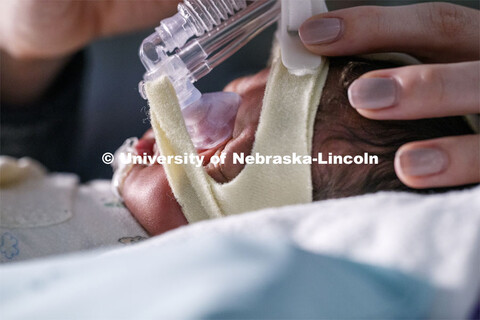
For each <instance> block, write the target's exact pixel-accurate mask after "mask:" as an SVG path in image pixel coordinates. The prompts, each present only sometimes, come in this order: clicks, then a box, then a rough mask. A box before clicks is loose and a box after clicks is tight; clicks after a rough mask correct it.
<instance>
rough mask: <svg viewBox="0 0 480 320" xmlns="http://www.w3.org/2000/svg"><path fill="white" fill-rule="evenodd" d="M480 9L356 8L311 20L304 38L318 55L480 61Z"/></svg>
mask: <svg viewBox="0 0 480 320" xmlns="http://www.w3.org/2000/svg"><path fill="white" fill-rule="evenodd" d="M478 18H479V11H478V10H475V9H469V8H466V7H462V6H458V5H453V4H448V3H424V4H416V5H409V6H401V7H374V6H366V7H354V8H349V9H343V10H338V11H332V12H328V13H325V14H321V15H318V16H314V17H312V18H310V19H309V20H307V21H306V22H305V23H304V24H303V25H302V26H301V28H300V30H299V32H300V37H301V39H302V41H303V43H304V44H305V45H306V47H307V48H308V49H309V50H311V51H313V52H314V53H317V54H320V55H326V56H346V55H356V54H365V53H372V52H391V51H398V52H405V53H409V54H411V55H414V56H416V57H418V58H420V59H421V60H423V61H427V62H428V61H430V62H458V61H469V60H478V58H479V54H480V46H479V41H480V40H479V39H480V26H479V21H480V19H478Z"/></svg>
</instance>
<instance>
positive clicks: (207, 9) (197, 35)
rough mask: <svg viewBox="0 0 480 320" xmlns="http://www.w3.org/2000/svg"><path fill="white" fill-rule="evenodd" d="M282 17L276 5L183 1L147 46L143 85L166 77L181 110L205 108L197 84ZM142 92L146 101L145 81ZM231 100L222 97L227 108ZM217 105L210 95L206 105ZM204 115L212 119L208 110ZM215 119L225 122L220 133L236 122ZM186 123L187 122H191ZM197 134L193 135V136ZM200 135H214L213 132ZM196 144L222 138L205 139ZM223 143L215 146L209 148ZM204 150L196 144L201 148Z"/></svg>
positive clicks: (263, 0) (251, 0) (267, 0)
mask: <svg viewBox="0 0 480 320" xmlns="http://www.w3.org/2000/svg"><path fill="white" fill-rule="evenodd" d="M279 16H280V4H279V1H277V0H184V2H183V3H181V4H179V5H178V13H177V14H176V15H174V16H172V17H170V18H167V19H164V20H163V21H162V22H161V24H160V26H159V27H157V28H156V29H155V31H156V32H155V33H153V34H151V35H150V36H149V37H147V38H146V39H145V40H144V41H143V43H142V45H141V47H140V59H141V60H142V63H143V65H144V66H145V69H146V73H145V75H144V80H146V81H149V80H154V79H157V78H159V77H160V76H162V75H167V76H168V77H169V78H170V80H171V82H172V84H173V86H174V88H175V91H176V93H177V97H178V100H179V103H180V106H181V108H182V111H183V110H185V108H187V107H188V106H191V105H192V104H195V105H196V106H197V108H201V107H202V104H201V102H202V100H201V97H202V95H201V93H200V92H199V91H198V90H197V89H196V88H195V86H194V85H193V83H194V82H196V81H197V80H199V79H201V78H202V77H203V76H205V75H206V74H208V73H209V72H210V71H211V70H212V69H213V68H215V67H216V66H218V65H219V64H221V63H222V62H223V61H225V59H227V58H228V57H230V56H231V55H233V54H234V53H235V52H237V51H238V50H239V49H240V48H241V47H243V46H244V45H245V44H246V43H248V42H249V41H250V40H251V39H252V38H254V37H255V36H256V35H257V34H259V33H260V32H262V31H263V30H264V29H266V28H267V27H268V26H270V25H271V24H273V23H274V22H275V21H277V19H278V18H279ZM139 90H140V93H141V94H142V96H143V97H144V98H145V92H144V88H143V81H142V82H141V83H140V85H139ZM226 98H227V97H226V96H225V95H222V97H220V99H218V100H219V101H221V103H222V104H223V105H228V101H227V99H226ZM230 98H231V100H232V101H231V103H234V102H235V103H239V100H238V98H234V97H233V96H231V97H230ZM214 100H215V99H214V96H209V97H208V103H206V105H210V106H212V105H213V104H212V102H213V101H214ZM191 108H192V107H190V109H191ZM237 108H238V106H237ZM215 109H217V110H218V108H215ZM202 112H203V113H205V114H211V113H209V112H206V111H205V110H203V111H202ZM224 114H225V115H227V114H228V115H229V114H231V112H225V113H224ZM184 117H185V112H184ZM216 119H217V121H220V122H222V120H223V122H224V123H218V124H217V125H218V127H219V128H220V127H222V128H224V124H225V123H230V122H231V119H226V118H225V119H221V118H219V117H216ZM187 120H188V119H186V123H187V122H189V123H191V122H190V121H187ZM209 123H212V121H209ZM211 125H212V126H215V124H211ZM189 129H190V128H189ZM193 131H195V130H189V132H190V134H191V135H192V132H193ZM201 131H202V132H214V131H215V130H214V128H213V129H212V128H210V129H209V130H201ZM197 132H198V130H197ZM192 138H193V136H192ZM197 140H198V141H207V140H217V139H210V138H209V137H200V138H199V139H197ZM221 142H222V141H217V142H212V143H210V144H209V145H208V146H210V147H211V146H212V145H214V144H215V143H217V144H218V143H221ZM205 146H206V145H200V144H197V145H196V147H197V148H204V147H205Z"/></svg>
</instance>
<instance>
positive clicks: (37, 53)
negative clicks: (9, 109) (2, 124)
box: [0, 0, 178, 103]
mask: <svg viewBox="0 0 480 320" xmlns="http://www.w3.org/2000/svg"><path fill="white" fill-rule="evenodd" d="M177 3H178V0H154V1H152V0H149V1H143V0H139V1H123V0H112V1H89V0H63V1H58V0H21V1H18V0H2V1H0V49H1V50H2V100H4V99H5V100H6V101H8V102H10V103H28V102H30V101H31V100H35V99H36V98H38V96H39V95H40V94H41V93H42V92H43V91H44V90H45V89H46V87H47V86H48V84H49V83H50V82H51V81H52V80H53V78H54V77H55V75H56V74H57V73H58V71H59V70H60V69H61V68H62V67H63V65H64V64H65V63H66V62H67V61H68V58H69V56H70V55H71V54H73V53H74V52H76V51H77V50H79V49H81V48H82V47H84V46H86V45H87V44H89V43H90V42H91V41H93V40H95V39H96V38H99V37H104V36H111V35H115V34H119V33H125V32H129V31H133V30H137V29H141V28H145V27H148V26H154V25H157V24H158V23H159V22H160V20H161V19H162V18H164V17H167V16H169V15H172V14H173V13H174V11H175V6H176V5H177ZM19 87H21V88H22V90H21V92H19V89H18V88H19Z"/></svg>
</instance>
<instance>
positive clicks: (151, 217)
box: [122, 165, 188, 235]
mask: <svg viewBox="0 0 480 320" xmlns="http://www.w3.org/2000/svg"><path fill="white" fill-rule="evenodd" d="M122 195H123V198H124V201H125V205H126V206H127V208H128V209H129V210H130V212H131V213H132V214H133V216H134V217H135V218H136V219H137V220H138V222H139V223H140V224H141V225H142V226H143V227H144V228H145V230H147V231H148V233H150V234H151V235H158V234H161V233H164V232H166V231H169V230H172V229H175V228H178V227H180V226H183V225H186V224H188V222H187V219H186V218H185V216H184V215H183V213H182V209H181V207H180V205H179V204H178V202H177V200H176V199H175V197H174V195H173V193H172V190H171V189H170V185H169V184H168V181H167V177H166V174H165V171H164V169H163V167H162V166H160V165H154V166H150V167H143V166H135V167H134V168H133V169H132V171H131V172H130V174H129V175H128V177H127V178H126V180H125V183H124V187H123V190H122Z"/></svg>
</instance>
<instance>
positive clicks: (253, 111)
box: [122, 69, 269, 235]
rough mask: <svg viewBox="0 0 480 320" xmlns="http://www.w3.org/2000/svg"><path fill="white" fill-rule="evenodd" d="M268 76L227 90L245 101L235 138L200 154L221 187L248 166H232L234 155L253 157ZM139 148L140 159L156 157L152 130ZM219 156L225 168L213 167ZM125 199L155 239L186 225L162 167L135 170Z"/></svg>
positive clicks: (125, 189)
mask: <svg viewBox="0 0 480 320" xmlns="http://www.w3.org/2000/svg"><path fill="white" fill-rule="evenodd" d="M268 73H269V70H267V69H265V70H263V71H261V72H259V73H257V74H256V75H254V76H251V77H245V78H240V79H237V80H235V81H233V82H231V83H230V84H228V85H227V87H225V91H231V92H236V93H238V94H239V95H240V96H241V97H242V102H241V105H240V107H239V110H238V114H237V118H236V120H235V125H234V129H233V135H232V138H231V139H229V140H227V141H226V142H224V143H223V144H221V145H219V146H217V147H215V148H212V149H208V150H204V151H201V152H200V155H203V156H205V162H204V164H203V165H204V168H205V170H206V172H207V173H208V174H209V175H210V176H211V177H212V178H213V179H214V180H215V181H217V182H219V183H225V182H228V181H231V180H232V179H233V178H235V177H236V176H237V175H238V174H239V173H240V172H241V171H242V169H243V168H244V166H245V165H242V164H238V163H236V164H234V163H233V160H232V159H233V154H234V153H245V154H250V153H251V150H252V147H253V142H254V140H255V132H256V130H257V126H258V121H259V118H260V112H261V109H262V99H263V96H264V92H265V86H266V83H267V79H268ZM136 148H137V151H138V154H140V155H143V154H144V153H147V154H148V155H153V154H154V153H155V152H156V146H155V137H154V135H153V132H152V131H151V130H149V131H148V132H147V133H145V135H144V136H143V137H142V139H140V141H139V142H138V144H137V146H136ZM220 152H224V153H225V154H226V156H227V157H226V160H225V162H224V164H222V165H216V166H215V165H213V164H210V163H209V162H210V158H211V157H212V156H213V155H214V154H216V153H220ZM122 195H123V197H124V200H125V204H126V206H127V207H128V209H129V210H130V212H131V213H132V214H133V215H134V216H135V218H136V219H137V220H138V221H139V222H140V224H141V225H142V226H143V227H144V228H145V229H146V230H147V231H148V232H149V233H150V234H152V235H157V234H160V233H163V232H165V231H168V230H171V229H174V228H177V227H179V226H182V225H185V224H187V220H186V219H185V216H184V215H183V213H182V210H181V207H180V205H179V204H178V202H177V201H176V199H175V197H174V195H173V193H172V191H171V189H170V185H169V183H168V180H167V177H166V174H165V171H164V169H163V166H162V165H159V164H156V165H153V166H141V165H136V166H134V167H133V169H132V171H131V172H130V174H129V175H128V177H127V178H126V179H125V183H124V187H123V190H122Z"/></svg>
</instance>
